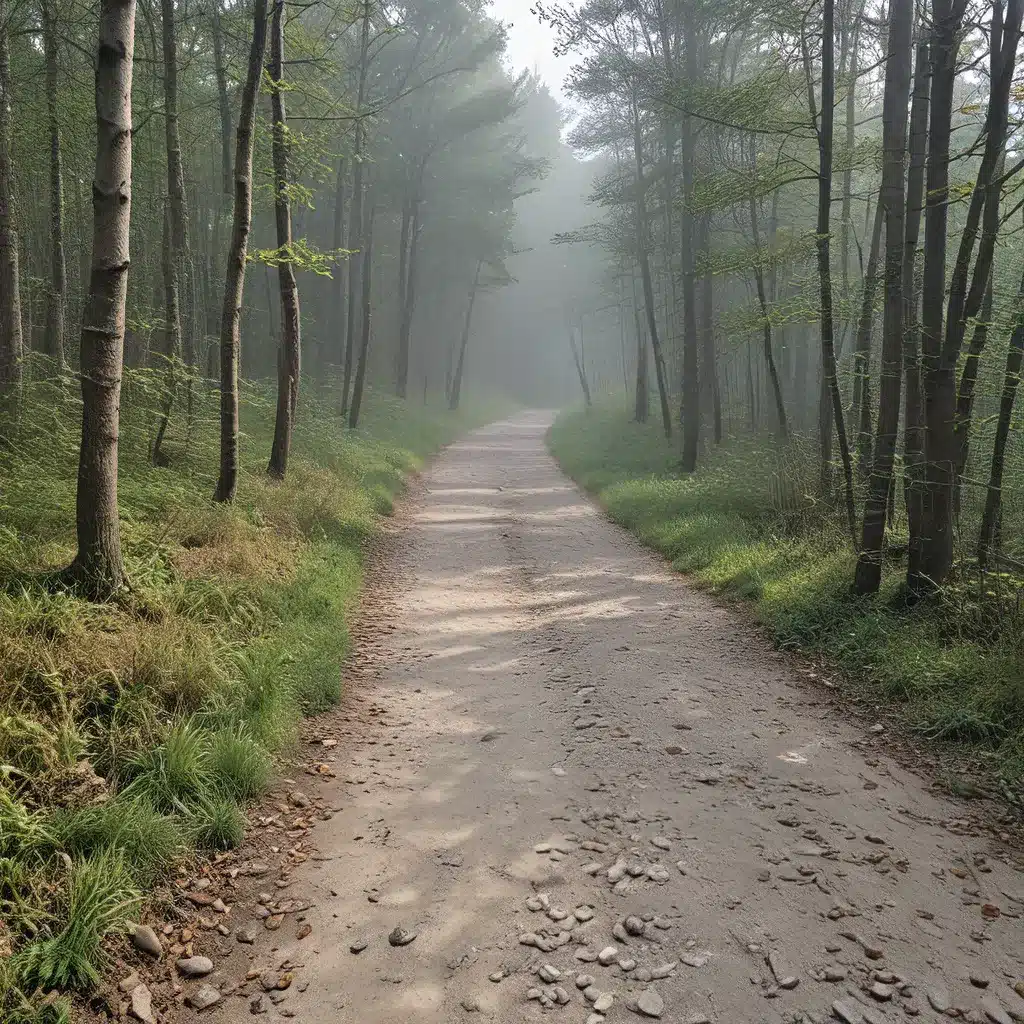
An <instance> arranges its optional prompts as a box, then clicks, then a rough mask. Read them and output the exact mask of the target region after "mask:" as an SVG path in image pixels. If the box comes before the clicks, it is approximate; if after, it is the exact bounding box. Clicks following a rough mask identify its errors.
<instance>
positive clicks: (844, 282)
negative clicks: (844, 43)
mask: <svg viewBox="0 0 1024 1024" xmlns="http://www.w3.org/2000/svg"><path fill="white" fill-rule="evenodd" d="M852 6H853V5H852V4H850V8H852ZM848 10H849V8H848ZM863 10H864V4H863V2H862V3H861V13H863ZM843 28H844V30H845V31H849V32H850V37H851V38H850V50H849V63H848V66H847V69H846V74H847V87H846V160H845V161H844V162H845V167H844V168H843V208H842V214H841V224H840V226H839V273H840V281H841V286H842V293H843V304H844V306H845V307H846V309H845V316H846V317H849V316H850V313H849V305H850V224H851V221H852V214H851V209H850V208H851V205H852V202H851V201H852V197H853V148H854V145H855V144H856V125H857V74H858V71H859V68H858V57H859V52H858V50H859V46H860V14H858V15H857V16H856V17H855V19H854V23H853V25H852V27H851V26H849V25H844V26H843ZM854 422H856V420H854Z"/></svg>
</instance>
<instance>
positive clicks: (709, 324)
mask: <svg viewBox="0 0 1024 1024" xmlns="http://www.w3.org/2000/svg"><path fill="white" fill-rule="evenodd" d="M701 234H702V236H703V243H702V245H701V249H702V250H703V252H704V253H705V256H707V257H710V254H711V222H710V217H708V216H705V217H704V218H703V219H702V221H701ZM700 325H701V334H702V341H703V364H702V366H701V377H700V382H701V387H702V389H703V391H704V393H705V395H706V398H707V402H708V404H709V405H710V406H711V420H712V429H713V431H714V435H713V436H714V438H715V444H721V443H722V392H721V389H720V387H719V383H718V356H717V353H716V351H715V295H714V275H713V274H712V273H711V270H710V267H709V268H707V269H706V270H705V272H704V276H703V277H702V278H701V314H700Z"/></svg>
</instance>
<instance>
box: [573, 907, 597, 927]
mask: <svg viewBox="0 0 1024 1024" xmlns="http://www.w3.org/2000/svg"><path fill="white" fill-rule="evenodd" d="M572 913H573V917H575V918H576V920H577V921H579V922H580V924H586V923H587V922H588V921H592V920H593V919H594V911H593V910H591V908H590V907H577V908H576V909H575V910H574V911H573V912H572Z"/></svg>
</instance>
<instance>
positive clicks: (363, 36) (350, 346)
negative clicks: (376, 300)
mask: <svg viewBox="0 0 1024 1024" xmlns="http://www.w3.org/2000/svg"><path fill="white" fill-rule="evenodd" d="M369 51H370V0H363V17H362V28H361V30H360V42H359V72H358V74H359V78H358V86H357V88H356V130H355V141H354V145H353V149H352V200H351V202H352V206H351V209H350V210H349V218H348V231H349V238H351V239H353V240H354V241H355V243H356V247H357V248H359V249H360V250H361V249H362V247H363V245H364V244H365V239H364V238H363V228H364V226H365V225H364V224H363V146H364V144H365V141H366V127H365V125H364V123H363V119H364V111H363V105H364V103H365V101H366V77H367V73H368V71H369V66H368V65H369ZM362 264H363V260H362V258H360V259H355V260H354V259H352V257H351V256H350V257H349V262H348V308H347V309H346V310H345V364H344V369H343V372H342V383H341V415H342V416H344V415H345V414H346V412H347V411H348V400H349V388H350V387H351V384H352V360H353V357H354V356H355V344H356V292H357V291H358V289H359V269H360V267H361V266H362Z"/></svg>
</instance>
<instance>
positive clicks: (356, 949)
mask: <svg viewBox="0 0 1024 1024" xmlns="http://www.w3.org/2000/svg"><path fill="white" fill-rule="evenodd" d="M367 945H368V943H367V941H366V939H356V941H355V942H353V943H352V944H351V945H350V946H349V947H348V951H349V952H350V953H352V954H353V955H355V956H358V955H359V954H360V953H362V951H363V950H364V949H366V947H367Z"/></svg>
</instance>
